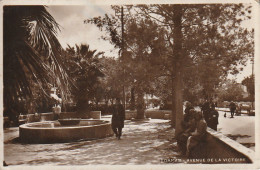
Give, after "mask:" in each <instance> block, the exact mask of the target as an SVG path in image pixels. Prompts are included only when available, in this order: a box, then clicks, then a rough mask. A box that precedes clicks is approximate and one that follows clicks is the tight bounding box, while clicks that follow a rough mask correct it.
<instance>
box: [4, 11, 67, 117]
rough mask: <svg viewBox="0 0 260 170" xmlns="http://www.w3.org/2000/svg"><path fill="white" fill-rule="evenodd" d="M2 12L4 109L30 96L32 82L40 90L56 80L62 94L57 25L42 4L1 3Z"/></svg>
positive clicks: (63, 77) (63, 75)
mask: <svg viewBox="0 0 260 170" xmlns="http://www.w3.org/2000/svg"><path fill="white" fill-rule="evenodd" d="M3 16H4V28H3V31H4V38H3V39H4V57H3V59H4V108H5V111H6V112H11V110H15V109H16V108H14V104H17V103H19V102H20V101H22V100H26V99H30V97H31V96H32V93H33V89H32V82H34V83H35V82H36V83H37V84H39V86H40V88H41V89H42V90H44V89H45V88H48V87H50V83H52V84H56V85H58V86H59V88H60V89H61V91H62V97H63V98H66V93H67V92H68V86H67V85H68V84H69V83H68V77H67V74H66V72H65V71H64V69H63V66H62V62H61V53H62V47H61V45H60V43H59V41H58V39H57V37H56V35H57V31H58V30H59V25H58V23H57V22H56V21H55V19H54V18H53V17H52V16H51V15H50V14H49V12H48V11H47V10H46V7H44V6H4V15H3ZM45 94H46V96H48V94H47V93H46V92H45ZM10 114H11V113H10Z"/></svg>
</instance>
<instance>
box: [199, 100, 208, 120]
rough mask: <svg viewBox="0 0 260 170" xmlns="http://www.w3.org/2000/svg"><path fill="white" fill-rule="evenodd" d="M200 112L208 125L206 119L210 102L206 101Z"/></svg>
mask: <svg viewBox="0 0 260 170" xmlns="http://www.w3.org/2000/svg"><path fill="white" fill-rule="evenodd" d="M201 111H202V113H203V117H204V119H205V121H206V122H207V123H208V117H209V112H210V102H209V101H208V100H206V101H205V103H204V104H203V105H202V108H201Z"/></svg>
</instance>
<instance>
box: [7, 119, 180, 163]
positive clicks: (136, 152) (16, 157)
mask: <svg viewBox="0 0 260 170" xmlns="http://www.w3.org/2000/svg"><path fill="white" fill-rule="evenodd" d="M18 135H19V134H18V128H10V129H6V130H5V139H4V140H5V144H4V159H5V161H6V163H7V164H9V165H88V164H94V165H95V164H106V165H109V164H110V165H114V164H160V163H162V162H161V161H160V160H161V159H166V158H176V157H178V158H180V156H179V155H180V154H179V153H178V152H177V146H176V141H174V139H173V137H174V129H172V128H170V124H169V121H167V120H159V119H152V120H149V121H146V122H133V121H125V128H124V129H123V136H122V140H117V139H116V138H115V136H113V137H108V138H105V139H99V140H93V141H80V142H72V143H63V144H33V145H32V144H23V145H22V144H20V143H18V142H17V141H16V139H15V138H16V137H18ZM179 163H181V162H179Z"/></svg>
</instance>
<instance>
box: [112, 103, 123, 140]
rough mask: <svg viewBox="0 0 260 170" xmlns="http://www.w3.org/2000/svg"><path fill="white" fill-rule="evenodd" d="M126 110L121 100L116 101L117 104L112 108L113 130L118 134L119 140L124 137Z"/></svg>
mask: <svg viewBox="0 0 260 170" xmlns="http://www.w3.org/2000/svg"><path fill="white" fill-rule="evenodd" d="M124 120H125V109H124V107H123V105H122V104H121V103H120V99H119V98H117V99H116V104H115V105H114V106H113V108H112V130H113V132H114V133H115V134H116V137H117V138H118V140H119V139H120V137H121V135H122V128H123V127H124Z"/></svg>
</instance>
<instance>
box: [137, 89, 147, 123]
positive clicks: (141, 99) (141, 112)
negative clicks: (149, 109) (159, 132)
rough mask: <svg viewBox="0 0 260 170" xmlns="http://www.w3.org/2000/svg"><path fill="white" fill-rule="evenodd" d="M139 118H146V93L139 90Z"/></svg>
mask: <svg viewBox="0 0 260 170" xmlns="http://www.w3.org/2000/svg"><path fill="white" fill-rule="evenodd" d="M137 93H138V94H137V117H136V118H137V119H144V110H145V108H144V93H143V92H142V91H138V92H137Z"/></svg>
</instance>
